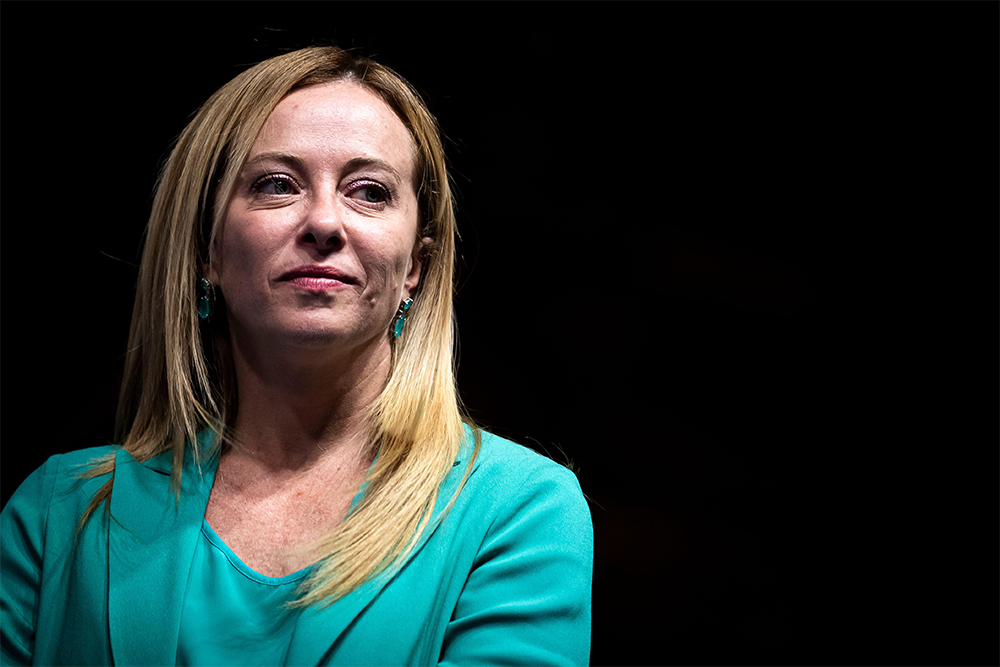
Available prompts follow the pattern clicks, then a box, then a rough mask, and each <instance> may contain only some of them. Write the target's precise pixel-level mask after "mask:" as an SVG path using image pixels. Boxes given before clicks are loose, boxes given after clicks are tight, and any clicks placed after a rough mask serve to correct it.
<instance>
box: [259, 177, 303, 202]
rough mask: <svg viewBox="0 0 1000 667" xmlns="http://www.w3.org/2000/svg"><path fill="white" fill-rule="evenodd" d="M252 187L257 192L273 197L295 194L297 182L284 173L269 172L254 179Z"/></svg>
mask: <svg viewBox="0 0 1000 667" xmlns="http://www.w3.org/2000/svg"><path fill="white" fill-rule="evenodd" d="M251 189H252V190H253V192H254V193H255V194H259V195H265V196H271V197H279V196H282V195H291V194H295V190H296V188H295V182H294V181H292V179H290V178H289V177H287V176H284V175H282V174H267V175H266V176H261V177H260V178H258V179H257V180H256V181H254V184H253V185H252V186H251Z"/></svg>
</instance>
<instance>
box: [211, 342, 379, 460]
mask: <svg viewBox="0 0 1000 667" xmlns="http://www.w3.org/2000/svg"><path fill="white" fill-rule="evenodd" d="M232 350H233V363H234V370H235V372H236V384H237V391H238V396H239V407H238V412H237V417H236V424H235V433H234V436H235V437H234V440H235V444H234V446H233V448H232V450H231V451H230V455H231V456H233V457H240V458H243V459H247V460H248V461H252V462H253V464H254V466H255V467H259V468H260V469H261V470H262V471H268V472H274V473H280V472H289V473H295V472H303V471H306V470H309V469H311V468H314V467H316V466H319V465H321V464H323V463H326V462H332V463H334V465H337V466H338V467H339V466H340V465H343V464H348V465H350V464H354V463H358V464H360V463H362V462H363V461H364V460H366V457H367V456H368V455H369V452H367V436H368V414H369V410H370V408H371V406H372V404H373V403H374V402H375V400H376V399H377V398H378V396H379V394H380V393H381V392H382V389H383V388H384V387H385V383H386V381H387V380H388V377H389V368H390V364H391V349H390V347H389V343H388V341H386V340H378V341H372V342H371V343H370V344H369V345H367V346H362V347H360V348H357V349H352V350H341V351H337V352H329V351H321V350H308V349H307V350H303V349H278V350H275V349H273V348H272V347H267V348H266V349H264V348H262V347H260V346H253V345H247V344H241V343H240V342H239V340H238V339H237V337H236V336H234V337H233V344H232Z"/></svg>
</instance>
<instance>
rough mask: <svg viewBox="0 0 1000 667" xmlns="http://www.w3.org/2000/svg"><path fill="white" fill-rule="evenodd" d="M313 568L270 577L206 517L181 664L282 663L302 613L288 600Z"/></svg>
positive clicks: (186, 610) (181, 639) (187, 598)
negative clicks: (237, 551)
mask: <svg viewBox="0 0 1000 667" xmlns="http://www.w3.org/2000/svg"><path fill="white" fill-rule="evenodd" d="M309 569H310V568H305V569H303V570H299V571H298V572H295V573H293V574H289V575H287V576H284V577H267V576H265V575H263V574H259V573H258V572H255V571H253V570H251V569H250V568H249V567H247V566H246V565H244V564H243V561H241V560H240V559H239V558H238V557H237V556H236V554H235V553H233V551H232V549H230V548H229V547H228V546H226V543H225V542H223V541H222V538H220V537H219V536H218V535H216V533H215V531H214V530H212V527H211V526H210V525H209V524H208V522H207V521H205V522H204V523H203V524H202V527H201V537H200V538H199V539H198V544H197V546H195V549H194V559H193V561H192V563H191V577H190V579H189V580H188V585H187V592H186V593H185V595H184V606H183V609H182V611H181V627H180V633H179V635H178V643H177V664H178V665H192V666H197V665H204V666H205V667H208V666H209V665H281V664H284V662H285V656H286V655H287V653H288V647H289V646H290V645H291V643H292V636H293V635H294V632H295V622H296V621H297V620H298V616H299V612H298V611H297V610H292V609H288V608H287V607H285V603H286V602H288V601H289V600H293V599H295V593H296V585H297V584H298V583H299V582H300V581H302V580H303V579H304V578H305V577H306V576H307V575H308V574H309Z"/></svg>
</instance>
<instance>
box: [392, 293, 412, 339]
mask: <svg viewBox="0 0 1000 667" xmlns="http://www.w3.org/2000/svg"><path fill="white" fill-rule="evenodd" d="M412 305H413V299H407V300H406V301H404V302H403V303H401V304H399V310H397V311H396V324H395V326H393V327H392V337H393V338H399V336H400V334H402V333H403V325H404V324H406V311H408V310H409V309H410V306H412Z"/></svg>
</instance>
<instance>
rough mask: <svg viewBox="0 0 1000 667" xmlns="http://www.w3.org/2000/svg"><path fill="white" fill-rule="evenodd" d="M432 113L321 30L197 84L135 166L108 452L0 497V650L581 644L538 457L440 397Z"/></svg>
mask: <svg viewBox="0 0 1000 667" xmlns="http://www.w3.org/2000/svg"><path fill="white" fill-rule="evenodd" d="M454 237H455V223H454V215H453V210H452V202H451V195H450V191H449V186H448V176H447V172H446V168H445V160H444V153H443V149H442V146H441V141H440V137H439V133H438V130H437V127H436V123H435V121H434V119H433V117H432V116H431V114H430V113H429V111H428V110H427V109H426V107H425V106H424V105H423V103H422V102H421V101H420V99H419V97H418V96H417V95H416V94H415V93H414V92H413V90H412V89H411V88H410V87H409V86H408V85H407V84H406V83H405V82H404V81H403V80H402V79H401V78H400V77H398V75H396V74H395V73H393V72H392V71H391V70H389V69H387V68H385V67H383V66H380V65H378V64H377V63H374V62H372V61H370V60H367V59H358V58H355V57H353V56H351V55H350V54H348V53H346V52H344V51H342V50H339V49H336V48H334V47H320V48H310V49H304V50H301V51H296V52H293V53H289V54H286V55H283V56H279V57H277V58H273V59H271V60H268V61H265V62H263V63H260V64H258V65H256V66H255V67H253V68H251V69H249V70H248V71H246V72H244V73H242V74H240V75H239V76H237V77H236V78H235V79H233V80H232V81H231V82H229V83H228V84H226V85H225V86H223V88H221V89H220V90H219V91H218V92H217V93H216V94H215V95H213V96H212V97H211V98H210V99H209V100H208V102H206V104H205V105H204V106H203V107H202V108H201V109H200V110H199V112H198V113H197V115H196V116H195V118H194V119H193V121H192V122H191V123H190V125H189V126H188V127H187V128H186V129H185V131H184V132H183V133H182V134H181V136H180V138H179V140H178V143H177V146H176V147H175V149H174V151H173V152H172V154H171V156H170V158H169V160H168V162H167V164H166V166H165V168H164V171H163V174H162V176H161V179H160V184H159V186H158V189H157V194H156V198H155V200H154V204H153V211H152V215H151V218H150V225H149V229H148V236H147V239H146V245H145V249H144V255H143V259H142V265H141V268H140V275H139V284H138V289H137V295H136V302H135V310H134V314H133V320H132V328H131V333H130V343H129V356H128V359H127V364H126V374H125V380H124V383H123V386H122V392H121V397H120V402H119V414H118V421H119V429H120V439H121V440H120V441H121V442H122V443H123V444H122V445H121V446H120V447H118V446H115V447H111V446H109V447H102V448H96V449H89V450H82V451H77V452H70V453H67V454H62V455H59V456H54V457H52V458H51V459H49V461H48V462H47V463H46V464H45V465H44V466H43V467H42V468H40V469H39V470H37V471H36V472H35V473H33V474H32V475H31V476H30V477H29V478H28V480H26V481H25V482H24V484H23V485H22V486H21V487H20V488H19V489H18V491H17V492H16V493H15V494H14V496H13V497H12V498H11V500H10V501H9V503H8V505H7V507H6V508H5V509H4V511H3V514H2V540H3V555H2V566H3V579H2V583H0V586H2V589H0V590H2V596H0V597H2V617H0V621H2V628H3V629H2V653H0V655H2V658H3V662H4V663H9V664H28V663H34V664H69V663H72V664H110V663H111V662H112V661H113V662H115V663H117V664H157V665H161V664H178V665H180V664H269V665H274V664H353V665H368V664H393V665H397V664H431V663H457V664H471V663H490V664H494V663H525V664H585V663H586V662H587V661H588V659H589V636H590V584H591V567H592V550H593V547H592V544H593V543H592V528H591V524H590V516H589V513H588V509H587V506H586V502H585V501H584V499H583V496H582V494H581V492H580V488H579V485H578V484H577V482H576V479H575V477H574V476H573V475H572V473H570V472H569V471H568V470H566V469H564V468H562V467H560V466H558V465H556V464H555V463H553V462H551V461H549V460H548V459H545V458H543V457H541V456H539V455H537V454H534V453H533V452H531V451H529V450H527V449H524V448H522V447H520V446H518V445H515V444H513V443H510V442H507V441H505V440H503V439H501V438H498V437H496V436H493V435H491V434H488V433H484V432H482V431H481V430H479V429H477V428H475V427H474V426H472V425H471V423H470V422H469V420H467V419H464V418H463V413H462V411H461V408H460V405H459V401H458V396H457V392H456V389H455V383H454V372H453V324H452V271H453V264H454V257H455V246H454V244H455V240H454Z"/></svg>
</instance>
